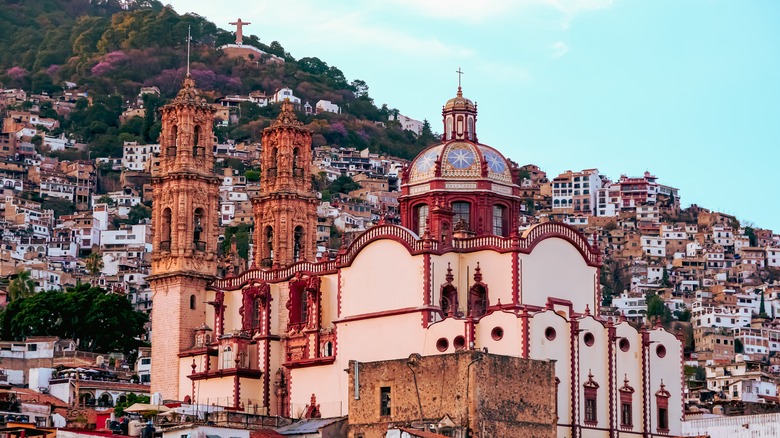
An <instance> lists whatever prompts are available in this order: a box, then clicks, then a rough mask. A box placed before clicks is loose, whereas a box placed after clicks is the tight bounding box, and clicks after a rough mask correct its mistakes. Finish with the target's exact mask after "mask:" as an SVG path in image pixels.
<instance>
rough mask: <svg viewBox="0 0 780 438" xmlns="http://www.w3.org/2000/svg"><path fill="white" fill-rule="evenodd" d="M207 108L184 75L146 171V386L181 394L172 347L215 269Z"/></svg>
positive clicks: (194, 316)
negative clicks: (155, 166) (149, 234)
mask: <svg viewBox="0 0 780 438" xmlns="http://www.w3.org/2000/svg"><path fill="white" fill-rule="evenodd" d="M214 112H215V110H214V108H213V107H212V106H211V105H209V104H208V103H207V102H206V100H205V99H204V98H203V97H201V96H200V93H199V92H198V89H197V88H196V87H195V81H194V80H193V79H192V77H191V76H189V75H187V76H186V77H185V78H184V82H183V83H182V87H181V90H180V91H179V93H178V94H177V95H176V97H175V98H174V99H173V101H172V102H171V103H169V104H168V105H165V106H164V107H163V108H162V132H161V133H160V155H161V159H160V167H159V173H158V174H157V175H156V176H154V177H153V178H152V224H153V234H154V237H153V243H152V269H151V270H152V275H150V276H149V277H147V281H148V282H149V284H150V286H151V289H152V292H153V294H154V306H155V308H154V311H153V312H152V327H154V329H153V330H152V360H153V361H155V362H156V363H157V364H158V365H157V366H158V368H157V371H155V374H154V379H153V380H152V382H151V383H152V392H160V393H162V394H163V397H164V398H168V399H176V400H181V399H182V397H184V395H182V393H180V390H183V391H186V390H187V389H186V388H179V369H178V354H179V352H181V351H183V350H186V349H188V348H190V347H192V345H193V342H194V333H195V329H196V328H197V327H198V326H199V325H200V324H202V322H203V320H204V318H205V314H206V313H205V312H206V309H205V308H206V305H205V304H204V302H205V301H206V299H205V294H206V285H207V283H208V282H209V281H211V280H212V279H213V278H214V275H215V274H216V272H217V260H216V253H217V235H218V228H217V227H218V217H217V214H218V211H219V204H218V201H219V184H220V178H219V177H218V176H217V175H215V174H214V172H213V162H214V152H213V151H214V143H213V142H214V134H213V133H212V125H213V120H214Z"/></svg>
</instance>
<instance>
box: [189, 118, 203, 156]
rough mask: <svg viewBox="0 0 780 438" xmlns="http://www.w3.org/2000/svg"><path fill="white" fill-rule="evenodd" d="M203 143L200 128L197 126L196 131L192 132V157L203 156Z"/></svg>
mask: <svg viewBox="0 0 780 438" xmlns="http://www.w3.org/2000/svg"><path fill="white" fill-rule="evenodd" d="M200 141H201V132H200V126H199V125H195V129H194V130H193V132H192V142H193V143H192V156H193V157H197V156H198V155H203V151H204V149H203V146H201V145H200Z"/></svg>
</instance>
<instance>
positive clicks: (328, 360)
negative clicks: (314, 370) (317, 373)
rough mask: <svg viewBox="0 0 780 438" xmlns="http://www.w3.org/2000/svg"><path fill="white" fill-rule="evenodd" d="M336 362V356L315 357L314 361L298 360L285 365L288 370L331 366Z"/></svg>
mask: <svg viewBox="0 0 780 438" xmlns="http://www.w3.org/2000/svg"><path fill="white" fill-rule="evenodd" d="M335 361H336V356H335V355H333V356H326V357H315V358H313V359H304V360H296V361H294V362H285V363H283V364H282V365H284V366H285V367H287V368H290V369H294V368H308V367H314V366H319V365H330V364H332V363H333V362H335Z"/></svg>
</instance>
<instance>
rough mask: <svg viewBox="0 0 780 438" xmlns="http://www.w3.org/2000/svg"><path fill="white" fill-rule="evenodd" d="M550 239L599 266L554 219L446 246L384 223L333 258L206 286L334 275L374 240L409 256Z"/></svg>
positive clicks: (580, 240) (517, 246)
mask: <svg viewBox="0 0 780 438" xmlns="http://www.w3.org/2000/svg"><path fill="white" fill-rule="evenodd" d="M550 238H560V239H563V240H566V241H567V242H569V243H571V244H572V245H573V246H574V247H575V248H577V250H578V251H579V252H580V254H581V255H582V257H583V260H584V261H585V263H586V264H587V265H588V266H593V267H599V266H600V265H601V261H600V257H599V253H598V252H597V251H594V248H593V247H591V245H590V244H589V243H588V241H587V240H586V239H585V238H584V237H583V236H582V234H581V233H580V232H579V231H577V230H576V229H574V228H572V227H570V226H568V225H565V224H561V223H557V222H545V223H543V224H538V225H535V226H533V227H531V228H529V229H528V230H526V231H525V232H524V233H523V235H522V236H521V237H520V238H519V239H518V238H513V237H500V236H481V237H474V238H469V239H456V240H454V241H453V242H452V246H446V247H445V246H444V245H441V244H440V243H439V242H437V241H431V240H422V239H420V238H419V237H418V236H417V235H416V234H414V233H413V232H412V231H410V230H408V229H406V228H404V227H401V226H398V225H389V224H384V225H377V226H375V227H372V228H369V229H368V230H366V231H365V232H364V233H362V234H361V235H360V236H358V237H357V238H356V239H355V240H354V241H353V242H352V244H350V245H349V247H348V248H347V249H346V251H344V252H343V253H340V254H339V255H338V256H337V259H336V260H332V261H327V262H317V263H312V262H306V261H301V262H298V263H294V264H292V265H290V266H287V267H284V268H279V269H270V270H259V269H250V270H248V271H245V272H243V273H241V274H240V275H238V276H234V277H227V278H222V279H217V280H214V282H213V283H212V284H211V285H210V286H209V287H210V288H211V289H213V290H237V289H240V288H241V287H243V286H244V285H245V284H246V283H248V282H249V281H251V280H259V281H262V282H268V283H275V282H280V281H286V280H289V279H290V278H292V277H293V276H294V275H296V274H298V273H301V274H309V275H327V274H334V273H337V272H338V271H339V268H343V267H347V266H350V265H352V263H353V262H354V260H355V258H356V257H357V255H358V254H359V253H360V252H361V251H362V250H363V249H364V248H365V247H366V246H368V245H369V244H370V243H372V242H374V241H376V240H383V239H387V240H393V241H395V242H398V243H400V244H401V245H403V246H404V247H405V248H406V250H407V251H409V253H410V254H412V255H419V254H437V255H441V254H444V253H445V252H450V251H452V250H454V251H456V252H464V253H470V252H477V251H483V250H493V251H497V252H499V253H507V252H513V251H514V252H518V253H523V254H530V253H531V251H533V249H534V247H536V245H538V244H539V242H541V241H543V240H546V239H550Z"/></svg>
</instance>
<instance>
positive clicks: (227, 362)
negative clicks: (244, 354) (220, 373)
mask: <svg viewBox="0 0 780 438" xmlns="http://www.w3.org/2000/svg"><path fill="white" fill-rule="evenodd" d="M235 367H236V364H235V362H233V350H232V349H231V348H230V345H226V346H225V348H223V349H222V369H223V370H226V369H229V368H235Z"/></svg>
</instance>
